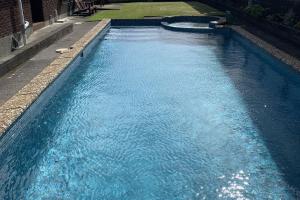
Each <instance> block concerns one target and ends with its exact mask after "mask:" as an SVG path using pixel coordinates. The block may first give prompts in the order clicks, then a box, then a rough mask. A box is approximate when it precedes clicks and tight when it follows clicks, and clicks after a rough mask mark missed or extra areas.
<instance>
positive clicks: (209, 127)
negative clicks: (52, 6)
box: [0, 28, 300, 200]
mask: <svg viewBox="0 0 300 200" xmlns="http://www.w3.org/2000/svg"><path fill="white" fill-rule="evenodd" d="M255 51H257V49H255V48H252V47H251V46H247V45H246V42H245V43H243V42H241V41H240V40H239V39H238V38H236V37H229V36H228V37H227V36H222V35H218V36H216V35H207V34H191V33H178V32H170V31H166V30H164V29H162V28H123V29H117V28H112V29H111V30H110V31H109V33H108V34H107V35H106V37H105V39H104V40H103V41H101V42H100V44H99V45H98V46H97V47H96V48H95V49H94V50H93V52H92V54H91V55H89V56H88V57H87V59H86V60H85V61H83V62H82V63H81V64H80V66H78V68H77V69H76V70H75V71H74V72H73V73H72V74H71V76H70V78H69V79H68V80H67V81H66V83H64V84H63V87H62V88H61V89H60V90H59V91H58V92H57V93H56V94H55V95H54V96H53V97H52V98H51V99H50V102H49V104H48V105H47V106H45V107H43V110H42V112H40V113H39V114H37V115H32V116H33V120H29V121H28V122H26V123H27V124H25V126H23V127H21V126H20V127H19V128H13V129H11V130H12V131H14V132H13V134H14V136H15V137H16V138H15V139H14V140H13V142H8V143H7V142H5V141H7V140H6V138H3V139H2V140H1V144H0V145H1V151H0V180H1V185H0V197H1V198H0V199H104V200H105V199H107V200H114V199H118V200H119V199H122V200H126V199H130V200H133V199H135V200H144V199H145V200H154V199H161V200H186V199H296V198H297V197H298V198H299V196H300V192H299V188H300V187H299V185H300V156H299V155H300V136H299V134H300V86H299V85H300V78H299V75H297V74H296V73H295V72H292V71H289V70H287V68H285V66H281V65H280V64H278V63H276V62H275V61H274V60H270V59H266V57H267V56H266V55H263V54H256V53H254V52H255ZM49 98H50V97H49ZM16 126H18V123H17V124H16ZM11 135H12V133H8V134H7V135H6V136H10V137H12V136H11Z"/></svg>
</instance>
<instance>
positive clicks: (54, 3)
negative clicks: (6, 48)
mask: <svg viewBox="0 0 300 200" xmlns="http://www.w3.org/2000/svg"><path fill="white" fill-rule="evenodd" d="M41 1H43V12H44V20H45V21H47V20H49V16H50V15H52V17H55V10H57V12H58V14H64V13H66V12H67V0H41ZM22 3H23V9H24V16H25V20H26V21H29V22H30V23H32V16H31V6H30V0H22ZM20 27H21V22H20V16H19V9H18V3H17V0H0V38H2V37H5V36H8V35H11V34H12V33H16V32H20Z"/></svg>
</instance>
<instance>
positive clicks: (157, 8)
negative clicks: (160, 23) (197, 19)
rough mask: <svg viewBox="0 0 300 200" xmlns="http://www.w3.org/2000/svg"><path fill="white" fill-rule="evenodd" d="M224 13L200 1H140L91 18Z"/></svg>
mask: <svg viewBox="0 0 300 200" xmlns="http://www.w3.org/2000/svg"><path fill="white" fill-rule="evenodd" d="M222 14H223V13H222V12H220V11H218V10H216V9H214V8H212V7H210V6H207V5H205V4H202V3H199V2H138V3H123V4H122V6H121V9H120V10H102V11H98V12H97V13H96V14H95V15H93V16H91V17H90V18H89V20H91V21H95V20H101V19H104V18H111V19H142V18H144V17H161V16H178V15H182V16H197V15H222Z"/></svg>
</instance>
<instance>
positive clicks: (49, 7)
mask: <svg viewBox="0 0 300 200" xmlns="http://www.w3.org/2000/svg"><path fill="white" fill-rule="evenodd" d="M67 6H68V4H67V0H43V12H44V20H45V21H46V20H49V19H50V16H51V17H52V18H54V17H55V16H56V13H55V10H56V11H57V14H58V15H64V14H66V13H67V10H68V8H67Z"/></svg>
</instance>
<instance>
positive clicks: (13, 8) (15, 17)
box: [0, 0, 32, 38]
mask: <svg viewBox="0 0 300 200" xmlns="http://www.w3.org/2000/svg"><path fill="white" fill-rule="evenodd" d="M23 8H24V16H25V20H26V21H29V22H31V21H32V19H31V8H30V3H29V0H23ZM20 28H21V23H20V17H19V9H18V4H17V0H0V38H2V37H5V36H8V35H10V34H12V33H16V32H19V31H20Z"/></svg>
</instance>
